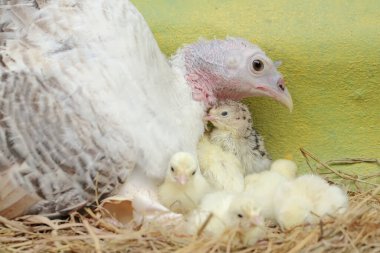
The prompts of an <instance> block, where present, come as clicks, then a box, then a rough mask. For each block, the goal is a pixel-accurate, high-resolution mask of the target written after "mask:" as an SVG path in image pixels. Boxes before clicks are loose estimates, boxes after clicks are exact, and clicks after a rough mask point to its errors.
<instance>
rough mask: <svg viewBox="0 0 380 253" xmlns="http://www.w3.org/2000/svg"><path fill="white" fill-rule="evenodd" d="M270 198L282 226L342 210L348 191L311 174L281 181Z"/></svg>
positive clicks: (316, 221) (317, 220)
mask: <svg viewBox="0 0 380 253" xmlns="http://www.w3.org/2000/svg"><path fill="white" fill-rule="evenodd" d="M273 200H274V210H275V216H276V220H277V222H278V223H279V224H280V226H281V227H282V228H285V229H289V228H291V227H293V226H296V225H300V224H304V223H310V224H313V223H318V222H319V220H320V219H321V218H323V217H324V216H326V215H331V216H332V215H337V214H342V213H344V212H345V211H346V210H347V207H348V197H347V194H346V193H345V192H344V191H343V190H342V189H341V188H339V187H338V186H335V185H329V184H328V183H327V182H326V181H325V180H324V179H323V178H321V177H319V176H317V175H313V174H309V175H303V176H300V177H298V178H297V179H295V180H294V181H289V182H287V183H284V184H283V185H281V186H280V187H279V189H278V190H277V191H276V194H275V195H274V199H273Z"/></svg>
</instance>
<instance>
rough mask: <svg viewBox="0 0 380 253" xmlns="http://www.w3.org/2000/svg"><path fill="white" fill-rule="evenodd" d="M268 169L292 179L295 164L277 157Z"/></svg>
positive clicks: (294, 173) (295, 170) (295, 169)
mask: <svg viewBox="0 0 380 253" xmlns="http://www.w3.org/2000/svg"><path fill="white" fill-rule="evenodd" d="M270 170H271V171H274V172H277V173H279V174H280V175H282V176H284V177H287V178H289V179H292V178H295V177H296V173H297V165H296V163H295V162H293V161H291V160H287V159H278V160H276V161H274V162H273V163H272V164H271V167H270Z"/></svg>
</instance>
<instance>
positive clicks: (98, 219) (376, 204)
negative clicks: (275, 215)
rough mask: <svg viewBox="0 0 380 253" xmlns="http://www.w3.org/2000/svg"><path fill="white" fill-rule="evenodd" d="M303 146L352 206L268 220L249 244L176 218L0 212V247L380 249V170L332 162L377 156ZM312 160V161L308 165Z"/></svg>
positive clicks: (232, 234)
mask: <svg viewBox="0 0 380 253" xmlns="http://www.w3.org/2000/svg"><path fill="white" fill-rule="evenodd" d="M301 151H302V153H303V154H304V156H305V158H306V159H307V162H308V164H309V165H310V167H311V168H312V169H313V172H315V173H319V174H320V175H322V176H323V177H325V178H326V179H327V180H328V181H330V182H335V183H337V182H339V184H340V185H350V186H351V185H354V186H355V188H356V189H355V191H353V190H349V191H348V193H349V199H350V208H349V210H348V211H347V212H346V213H345V214H344V215H342V216H339V217H328V218H327V219H324V220H321V222H320V223H319V224H317V225H304V226H299V227H295V228H293V229H291V230H289V231H282V230H281V229H280V228H279V227H278V226H270V227H268V230H267V235H266V237H265V238H264V239H262V240H260V241H259V242H257V243H256V244H255V245H253V246H249V247H246V246H244V245H242V243H241V242H240V240H239V231H228V232H226V233H225V234H224V235H223V236H222V238H211V237H207V236H206V235H204V234H203V233H202V231H199V232H200V233H198V234H199V235H196V236H189V235H185V234H182V233H181V231H180V230H179V229H178V224H179V223H178V222H169V223H167V224H162V222H151V223H149V224H145V225H144V226H136V225H134V224H133V223H130V224H129V225H127V226H124V227H120V226H118V225H117V224H116V223H115V222H112V220H109V219H106V218H103V217H102V215H101V214H100V213H99V212H95V211H92V210H90V209H86V210H85V211H84V212H83V213H82V214H79V213H76V212H75V213H72V214H71V216H70V217H69V218H67V219H66V220H49V219H47V218H45V217H42V216H24V217H21V218H18V219H15V220H8V219H6V218H3V217H1V216H0V252H173V251H177V252H191V253H194V252H287V253H294V252H371V253H372V252H380V186H379V185H378V184H377V183H374V182H376V179H379V178H380V174H379V173H377V174H373V175H367V176H365V177H358V176H355V175H351V174H349V173H347V172H345V171H344V170H338V169H334V168H333V167H335V165H336V164H346V165H347V164H355V163H359V162H360V163H362V162H365V163H372V164H375V166H377V168H379V161H378V160H376V159H343V160H335V161H330V162H327V163H322V162H320V161H319V160H318V159H317V158H316V157H315V156H313V155H312V154H311V153H309V152H307V151H306V150H304V149H302V150H301ZM312 160H314V162H317V163H316V165H315V164H314V165H313V166H312V165H311V163H312ZM365 186H366V187H365Z"/></svg>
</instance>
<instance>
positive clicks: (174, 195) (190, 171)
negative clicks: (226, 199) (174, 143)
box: [158, 152, 212, 213]
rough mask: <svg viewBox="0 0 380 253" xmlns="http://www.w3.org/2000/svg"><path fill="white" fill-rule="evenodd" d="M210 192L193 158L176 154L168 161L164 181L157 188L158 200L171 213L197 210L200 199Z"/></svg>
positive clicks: (210, 189) (209, 187) (189, 155)
mask: <svg viewBox="0 0 380 253" xmlns="http://www.w3.org/2000/svg"><path fill="white" fill-rule="evenodd" d="M211 191H212V188H211V186H210V185H209V183H208V182H207V181H206V179H205V178H204V177H203V176H202V174H201V171H200V169H199V166H198V164H197V161H196V159H195V157H194V156H193V155H191V154H190V153H186V152H178V153H175V154H174V155H173V156H172V158H171V159H170V163H169V168H168V170H167V173H166V178H165V181H164V183H163V184H162V185H160V186H159V188H158V199H159V201H160V202H161V203H162V204H163V205H164V206H166V207H167V208H169V209H170V210H171V211H173V212H177V213H187V212H189V211H191V210H193V209H195V208H197V206H198V203H199V201H200V200H201V198H202V197H203V196H204V195H205V194H207V193H209V192H211Z"/></svg>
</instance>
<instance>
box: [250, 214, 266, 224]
mask: <svg viewBox="0 0 380 253" xmlns="http://www.w3.org/2000/svg"><path fill="white" fill-rule="evenodd" d="M250 221H251V224H252V225H254V226H263V225H264V218H263V217H262V216H261V215H253V216H252V218H251V220H250Z"/></svg>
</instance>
